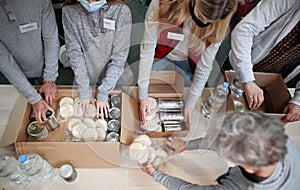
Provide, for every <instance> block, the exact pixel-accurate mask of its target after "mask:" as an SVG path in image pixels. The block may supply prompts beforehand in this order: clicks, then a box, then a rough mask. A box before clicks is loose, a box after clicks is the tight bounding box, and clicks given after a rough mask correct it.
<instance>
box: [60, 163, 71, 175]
mask: <svg viewBox="0 0 300 190" xmlns="http://www.w3.org/2000/svg"><path fill="white" fill-rule="evenodd" d="M73 172H74V169H73V166H71V165H70V164H64V165H62V166H61V167H60V168H59V175H60V176H61V177H62V178H64V179H70V178H71V177H72V175H73Z"/></svg>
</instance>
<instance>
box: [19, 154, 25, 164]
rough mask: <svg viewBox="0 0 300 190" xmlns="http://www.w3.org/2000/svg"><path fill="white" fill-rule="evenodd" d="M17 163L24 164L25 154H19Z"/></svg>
mask: <svg viewBox="0 0 300 190" xmlns="http://www.w3.org/2000/svg"><path fill="white" fill-rule="evenodd" d="M18 160H19V162H21V163H24V162H26V161H27V156H26V155H25V154H21V155H20V156H19V158H18Z"/></svg>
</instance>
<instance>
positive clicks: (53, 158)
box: [1, 87, 138, 168]
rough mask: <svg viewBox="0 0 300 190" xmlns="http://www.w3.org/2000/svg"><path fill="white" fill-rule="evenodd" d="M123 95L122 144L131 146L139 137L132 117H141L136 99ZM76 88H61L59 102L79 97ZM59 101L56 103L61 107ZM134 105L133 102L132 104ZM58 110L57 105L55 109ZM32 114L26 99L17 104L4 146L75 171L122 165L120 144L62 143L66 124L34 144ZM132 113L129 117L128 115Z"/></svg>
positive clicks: (136, 125)
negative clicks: (30, 125) (68, 165)
mask: <svg viewBox="0 0 300 190" xmlns="http://www.w3.org/2000/svg"><path fill="white" fill-rule="evenodd" d="M113 93H120V94H121V95H122V110H123V109H125V108H126V109H125V110H126V111H122V113H121V135H120V141H121V143H124V144H130V143H131V142H132V140H133V138H134V136H135V135H136V134H135V132H136V130H137V129H136V128H137V127H138V123H137V121H136V120H135V119H133V118H132V117H138V115H137V114H138V113H137V112H136V110H137V109H138V107H134V106H135V104H134V103H135V100H134V99H133V98H132V97H129V96H128V95H126V94H125V93H122V92H121V91H114V92H113ZM77 95H78V93H77V90H76V88H72V87H69V88H59V89H58V101H59V100H60V99H61V98H62V97H64V96H70V97H76V96H77ZM58 101H57V102H56V103H54V104H55V105H57V104H58ZM132 102H134V103H132ZM53 107H55V106H53ZM30 113H31V105H30V104H28V103H27V100H26V99H25V98H24V97H21V98H20V99H18V100H17V102H16V103H15V106H14V109H13V111H12V113H11V115H10V118H9V121H8V125H7V128H6V130H5V132H4V135H3V139H2V142H1V146H7V145H10V144H13V145H14V147H15V150H16V154H17V155H20V154H23V153H37V154H39V155H41V156H42V157H43V158H44V159H45V160H47V161H48V162H49V163H50V164H51V165H52V166H54V167H60V166H61V165H62V164H64V163H71V164H72V165H73V166H74V167H76V168H113V167H118V166H119V158H120V155H119V153H120V150H119V146H120V143H119V142H63V141H62V140H63V135H64V127H65V126H64V124H62V126H60V127H59V128H58V129H56V130H54V131H52V132H50V133H49V135H48V137H47V138H46V139H45V140H43V141H33V140H32V139H31V138H30V137H29V136H28V134H27V133H26V128H27V125H28V123H29V117H30ZM129 113H130V114H129Z"/></svg>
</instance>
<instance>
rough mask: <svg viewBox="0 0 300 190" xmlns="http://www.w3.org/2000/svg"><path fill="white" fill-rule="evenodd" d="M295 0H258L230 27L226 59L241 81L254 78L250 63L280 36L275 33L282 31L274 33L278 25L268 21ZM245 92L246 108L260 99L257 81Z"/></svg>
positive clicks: (278, 16)
mask: <svg viewBox="0 0 300 190" xmlns="http://www.w3.org/2000/svg"><path fill="white" fill-rule="evenodd" d="M295 2H296V1H295V0H292V1H280V0H265V1H261V2H260V3H259V4H257V6H256V7H255V8H254V9H253V10H252V11H251V12H250V13H249V14H248V15H247V16H246V17H245V18H244V19H243V20H242V21H241V22H240V23H239V24H238V25H237V26H236V27H235V29H234V30H233V32H232V34H231V48H232V50H231V52H230V54H229V59H230V62H231V65H232V67H233V68H234V70H235V71H236V72H237V73H238V76H239V78H240V81H241V82H242V83H248V82H252V81H254V80H255V78H254V74H253V71H252V67H253V64H256V63H258V62H259V61H260V60H262V59H263V58H264V57H265V56H266V55H267V54H268V53H269V52H270V51H271V49H272V47H274V45H275V44H276V43H277V41H279V40H280V39H281V38H280V36H279V35H278V34H284V31H283V32H275V33H274V32H273V31H277V29H278V25H276V24H274V25H272V23H276V21H277V20H280V17H281V16H282V15H284V14H285V13H286V12H287V11H289V10H290V9H291V7H292V6H293V5H294V4H295ZM279 22H280V21H279ZM276 27H277V28H276ZM274 29H275V30H274ZM264 36H268V39H267V40H266V39H264ZM245 92H246V96H247V98H248V100H250V99H252V100H253V103H250V102H249V105H251V104H252V107H251V106H250V108H257V107H258V106H259V105H260V104H261V103H262V102H263V98H262V96H263V93H262V90H261V89H259V87H258V86H257V85H256V86H255V87H254V88H248V89H245ZM253 105H254V106H253Z"/></svg>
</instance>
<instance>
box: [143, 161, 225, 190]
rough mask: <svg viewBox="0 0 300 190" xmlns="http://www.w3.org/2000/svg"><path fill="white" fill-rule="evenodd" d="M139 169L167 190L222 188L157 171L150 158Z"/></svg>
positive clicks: (211, 189)
mask: <svg viewBox="0 0 300 190" xmlns="http://www.w3.org/2000/svg"><path fill="white" fill-rule="evenodd" d="M139 166H140V168H141V170H142V171H143V172H144V173H146V174H148V175H150V176H152V177H153V178H154V180H155V181H156V182H158V183H161V184H162V185H163V186H165V187H166V188H167V189H169V190H176V189H177V190H185V189H186V190H200V189H203V190H213V189H222V188H216V186H214V185H211V186H202V185H198V184H192V183H189V182H187V181H184V180H182V179H180V178H177V177H173V176H170V175H168V174H166V173H164V172H162V171H159V170H157V169H155V168H154V167H153V165H152V164H151V159H149V160H148V161H147V163H145V164H140V165H139Z"/></svg>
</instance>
